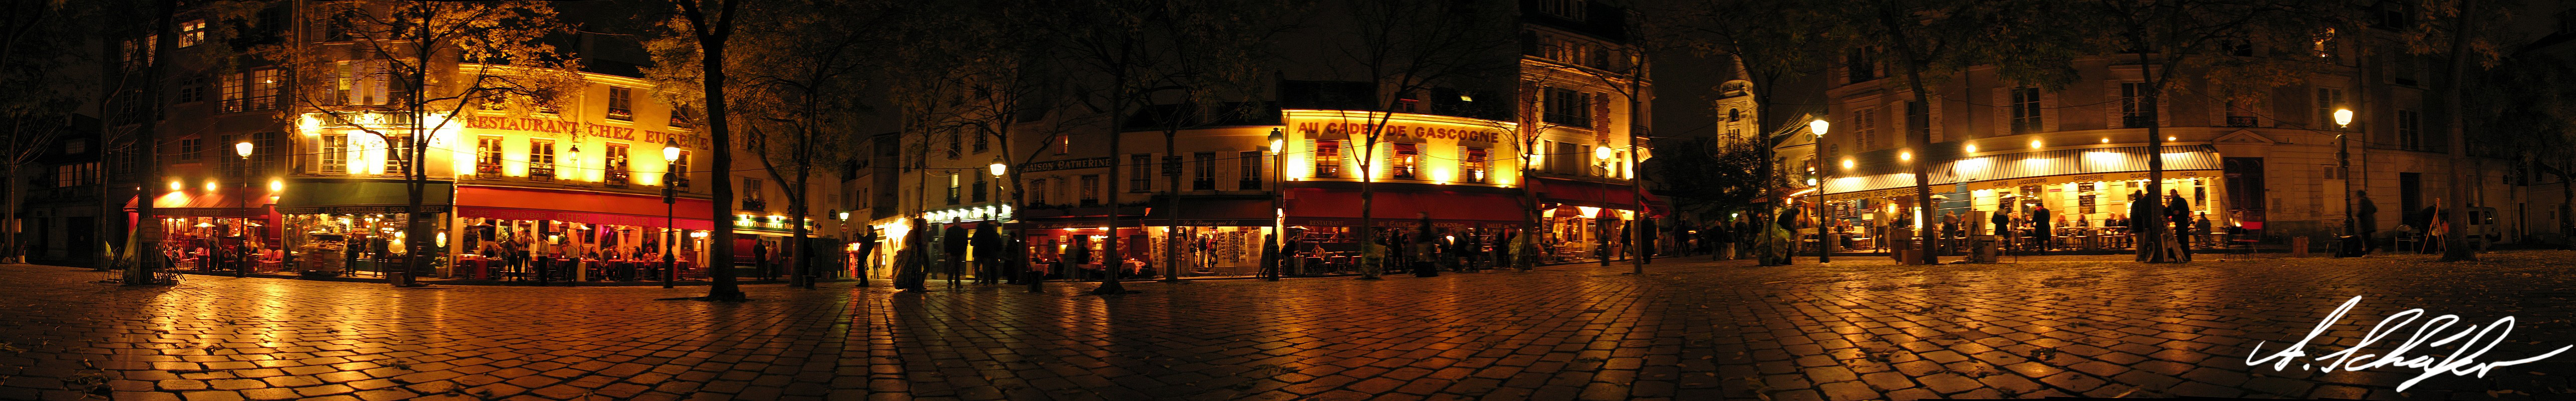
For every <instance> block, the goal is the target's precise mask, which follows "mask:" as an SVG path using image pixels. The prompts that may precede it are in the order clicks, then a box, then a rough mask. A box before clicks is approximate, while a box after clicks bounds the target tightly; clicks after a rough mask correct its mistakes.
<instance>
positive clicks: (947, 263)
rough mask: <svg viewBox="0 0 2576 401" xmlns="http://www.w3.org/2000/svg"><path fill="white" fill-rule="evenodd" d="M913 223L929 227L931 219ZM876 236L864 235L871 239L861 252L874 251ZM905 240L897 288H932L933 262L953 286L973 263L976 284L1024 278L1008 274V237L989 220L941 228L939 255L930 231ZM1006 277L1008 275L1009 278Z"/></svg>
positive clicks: (897, 267)
mask: <svg viewBox="0 0 2576 401" xmlns="http://www.w3.org/2000/svg"><path fill="white" fill-rule="evenodd" d="M912 225H913V226H914V227H928V226H929V221H926V220H923V219H919V218H915V219H912ZM874 237H875V234H874V233H869V234H867V235H866V236H864V237H863V238H864V239H867V240H868V241H866V242H863V244H866V245H862V246H861V247H862V249H861V251H862V252H865V253H873V252H874V251H875V248H876V246H875V243H876V242H875V241H874ZM905 240H906V241H907V242H909V243H908V244H905V246H904V247H903V249H902V250H900V251H897V252H895V263H894V269H895V270H894V288H895V289H897V290H903V291H907V292H920V291H929V290H930V287H929V282H930V274H931V270H932V269H933V266H934V265H936V266H937V267H938V268H940V269H941V270H943V272H944V273H946V274H947V277H948V284H949V286H952V287H954V286H956V285H957V283H958V279H959V278H960V277H962V276H964V275H965V273H966V269H968V265H969V264H970V263H971V264H972V265H973V267H972V268H973V269H974V277H975V279H974V284H1003V283H1005V282H1006V281H1007V282H1009V283H1018V282H1019V280H1021V278H1020V277H1018V276H1016V275H1011V274H1009V271H1010V270H1011V269H1009V267H1008V266H1005V265H1004V263H1003V261H1004V259H1006V258H1005V257H1004V256H1003V250H1004V249H1007V248H1006V246H1005V245H1003V241H1005V240H1004V239H1003V238H1002V234H1001V233H1000V232H999V231H996V230H994V228H993V226H992V225H990V224H987V225H984V226H981V227H976V228H975V229H974V230H971V231H970V230H967V229H966V227H965V226H962V225H949V226H948V228H947V229H946V230H942V231H940V235H939V238H937V239H936V240H937V241H938V242H939V248H938V249H939V250H940V252H939V254H938V255H930V254H929V252H928V251H929V250H930V249H931V248H930V246H931V244H930V242H931V241H933V239H932V238H930V236H928V235H914V236H909V237H906V238H905ZM934 259H936V260H934ZM1005 277H1008V279H1007V280H1006V279H1005ZM860 285H867V284H866V282H865V280H861V282H860Z"/></svg>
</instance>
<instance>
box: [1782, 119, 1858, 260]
mask: <svg viewBox="0 0 2576 401" xmlns="http://www.w3.org/2000/svg"><path fill="white" fill-rule="evenodd" d="M1833 127H1834V124H1833V123H1830V122H1825V120H1822V119H1817V120H1808V121H1807V132H1808V133H1812V134H1815V135H1816V144H1815V147H1814V148H1813V149H1814V150H1810V152H1814V153H1815V156H1811V157H1808V159H1811V160H1815V161H1816V164H1817V166H1816V167H1817V168H1816V174H1817V177H1816V211H1815V213H1814V214H1812V215H1809V216H1808V217H1811V218H1814V219H1816V263H1833V262H1834V234H1833V230H1832V229H1830V228H1826V227H1825V184H1826V183H1830V182H1833V181H1834V179H1833V178H1834V169H1833V168H1830V167H1825V166H1823V164H1824V160H1825V156H1828V155H1826V154H1824V152H1823V150H1824V148H1825V146H1824V141H1825V131H1830V130H1832V129H1833ZM1763 162H1764V163H1769V162H1770V161H1768V160H1765V161H1763ZM1843 168H1851V163H1848V162H1846V163H1844V164H1843ZM1764 185H1769V184H1768V183H1765V184H1764ZM1774 200H1775V201H1776V200H1777V199H1774ZM1765 224H1769V223H1767V222H1766V223H1765ZM1791 254H1795V253H1794V252H1793V253H1791Z"/></svg>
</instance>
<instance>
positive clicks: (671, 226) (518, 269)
mask: <svg viewBox="0 0 2576 401" xmlns="http://www.w3.org/2000/svg"><path fill="white" fill-rule="evenodd" d="M456 203H457V206H456V214H457V216H458V220H457V221H456V222H455V224H456V227H459V228H460V230H457V231H459V232H461V234H460V236H461V237H462V238H461V240H462V241H461V242H458V243H456V247H455V249H456V250H457V252H458V257H457V263H455V264H454V265H453V267H452V268H451V269H450V270H448V271H447V275H448V276H449V277H454V278H474V279H489V280H538V279H543V280H549V281H659V280H663V279H665V278H669V279H672V280H704V279H706V272H705V269H704V268H703V267H701V263H699V261H702V260H705V257H704V256H703V255H704V252H705V249H706V244H705V242H706V240H705V237H706V232H707V230H709V229H712V228H713V227H714V223H713V222H712V221H710V220H709V219H707V218H706V216H707V215H708V210H709V209H710V208H711V207H712V205H711V204H709V203H708V202H707V201H706V200H703V199H687V198H682V199H678V200H677V201H676V202H673V203H663V202H662V199H661V197H656V196H644V195H634V194H624V193H614V192H593V191H581V190H569V189H541V188H522V187H502V186H483V185H465V186H459V187H457V202H456ZM442 246H445V245H444V244H442ZM512 253H518V254H517V255H513V254H512ZM666 254H667V255H666ZM664 256H670V259H672V260H673V261H674V262H675V263H676V264H677V265H678V266H677V268H676V269H672V268H668V267H666V266H664V265H663V260H664ZM539 259H543V260H544V262H539V261H538V260H539ZM666 276H667V277H666Z"/></svg>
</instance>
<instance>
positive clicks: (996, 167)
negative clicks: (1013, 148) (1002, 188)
mask: <svg viewBox="0 0 2576 401" xmlns="http://www.w3.org/2000/svg"><path fill="white" fill-rule="evenodd" d="M984 168H985V169H988V170H992V173H993V176H994V177H1000V176H1002V171H1003V170H1008V169H1010V168H1011V166H1010V165H1006V164H1002V157H1001V156H993V164H987V165H984Z"/></svg>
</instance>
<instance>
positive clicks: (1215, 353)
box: [0, 251, 2576, 401]
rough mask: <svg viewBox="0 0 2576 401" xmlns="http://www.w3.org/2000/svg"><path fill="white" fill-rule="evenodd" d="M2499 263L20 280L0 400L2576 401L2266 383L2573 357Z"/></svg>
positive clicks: (2486, 392)
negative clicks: (2382, 333) (2367, 351)
mask: <svg viewBox="0 0 2576 401" xmlns="http://www.w3.org/2000/svg"><path fill="white" fill-rule="evenodd" d="M2487 256H2488V259H2489V260H2490V261H2489V262H2485V263H2475V264H2438V263H2431V262H2430V258H2431V257H2430V256H2418V255H2401V256H2374V257H2370V258H2362V259H2322V258H2307V259H2285V258H2256V259H2250V260H2243V259H2240V260H2236V261H2219V260H2217V259H2218V258H2217V257H2215V256H2210V255H2204V256H2203V257H2202V260H2201V261H2199V262H2195V263H2191V264H2186V265H2145V264H2138V263H2132V262H2128V261H2126V260H2124V259H2125V257H2117V256H2112V257H2099V256H2096V257H2086V256H2061V257H2048V258H2023V259H2021V260H2019V261H2018V262H2016V263H2003V264H1986V265H1949V266H1931V267H1922V266H1894V265H1890V264H1889V263H1888V261H1887V259H1886V258H1871V257H1845V258H1842V259H1841V260H1840V261H1839V262H1838V263H1835V264H1833V265H1831V266H1819V265H1816V264H1813V263H1812V259H1806V258H1802V259H1801V260H1800V262H1802V263H1801V264H1799V265H1796V266H1787V267H1756V266H1751V265H1749V264H1746V263H1744V262H1740V261H1737V262H1717V263H1712V262H1705V261H1698V262H1681V261H1678V260H1674V259H1666V260H1665V261H1663V262H1659V263H1657V264H1655V265H1653V266H1650V267H1649V268H1648V270H1647V272H1648V274H1647V275H1643V276H1635V275H1625V274H1621V273H1624V272H1626V271H1627V269H1628V268H1627V266H1625V265H1620V266H1614V267H1606V268H1605V267H1600V266H1596V265H1570V266H1555V267H1549V268H1544V269H1541V270H1540V271H1535V272H1501V273H1470V274H1460V273H1451V274H1444V275H1442V276H1440V277H1436V278H1413V277H1392V278H1389V279H1387V280H1383V281H1359V280H1350V279H1292V280H1288V281H1283V282H1276V283H1269V282H1258V281H1248V280H1230V281H1206V282H1197V283H1191V284H1178V285H1170V284H1136V285H1132V286H1131V288H1133V289H1138V290H1142V291H1144V292H1142V293H1138V294H1130V295H1123V296H1114V297H1098V296H1085V295H1078V294H1079V293H1080V291H1079V290H1081V289H1084V288H1088V287H1089V285H1087V284H1085V285H1073V284H1059V285H1055V286H1052V287H1049V288H1048V290H1049V292H1048V293H1044V294H1028V293H1024V292H1021V291H1020V288H1022V287H998V286H997V287H991V288H973V289H968V290H963V291H940V292H933V293H927V294H897V293H891V292H888V291H886V290H885V289H884V287H876V288H871V289H853V288H849V287H846V285H843V286H835V287H832V288H826V289H821V290H801V289H791V288H785V287H781V286H775V285H767V286H749V287H746V290H747V291H748V292H750V294H751V295H752V296H753V297H754V298H756V300H754V301H750V302H742V303H707V302H698V301H662V300H656V299H657V298H669V297H681V296H690V295H697V294H699V293H700V292H702V291H704V288H680V289H670V290H665V289H661V288H657V287H617V288H536V287H477V286H445V287H438V288H432V289H394V288H389V287H387V286H384V285H381V284H366V283H342V282H314V281H299V280H285V279H264V278H249V279H239V278H228V277H210V276H189V277H187V278H186V280H185V281H184V282H183V283H182V284H180V285H178V286H176V287H153V288H128V287H118V286H113V285H106V284H96V283H92V282H91V281H93V280H98V279H101V278H105V277H106V274H105V273H96V272H89V271H86V270H78V269H69V268H62V267H50V266H28V265H10V266H0V278H5V280H0V283H6V285H7V288H8V291H7V292H5V293H0V399H10V400H16V399H79V398H84V397H113V398H114V399H119V400H169V399H186V400H201V401H202V400H235V399H292V398H309V399H341V400H346V399H365V400H382V399H397V398H424V399H680V398H688V399H725V398H740V399H817V398H822V399H905V398H943V399H1117V400H1125V399H1145V398H1174V399H1208V400H1218V399H1255V400H1269V399H1291V398H1311V399H1377V398H1385V399H1416V398H1434V399H1466V398H1480V399H1543V400H1559V399H1621V398H1641V399H1646V398H1671V399H1718V398H1728V399H1756V398H1761V399H1769V400H1811V399H1831V400H1857V399H1916V398H1937V397H1950V398H1976V397H1983V398H1996V397H2041V396H2050V395H2090V396H2098V397H2112V396H2122V395H2125V396H2129V397H2140V396H2174V395H2186V396H2234V397H2342V398H2401V399H2464V400H2486V399H2571V397H2576V391H2571V390H2570V389H2569V388H2570V387H2571V384H2570V383H2569V378H2571V377H2576V355H2569V356H2561V357H2558V358H2553V359H2546V360H2541V361H2539V362H2535V363H2532V364H2527V365H2521V366H2507V367H2499V368H2497V369H2495V370H2494V371H2492V372H2488V373H2486V374H2484V375H2483V376H2482V377H2479V376H2455V375H2442V376H2438V377H2435V378H2432V379H2429V380H2426V381H2424V382H2423V383H2422V384H2420V385H2417V386H2416V387H2414V388H2412V389H2410V390H2409V391H2407V392H2398V391H2396V390H2395V389H2394V388H2395V387H2396V386H2397V384H2398V382H2401V381H2403V380H2405V379H2408V378H2412V377H2413V376H2415V375H2416V373H2412V372H2411V371H2413V369H2403V368H2395V367H2382V368H2376V369H2371V370H2368V371H2365V372H2337V373H2331V374H2318V373H2313V372H2309V371H2305V370H2299V369H2296V368H2295V365H2298V364H2297V363H2294V364H2293V365H2294V367H2293V368H2292V369H2291V370H2290V371H2288V372H2281V371H2273V370H2271V369H2270V367H2269V366H2264V367H2260V368H2249V367H2247V366H2246V365H2247V364H2246V362H2245V361H2246V360H2247V358H2248V357H2249V356H2250V354H2252V352H2251V350H2249V348H2250V347H2252V346H2253V344H2254V342H2255V341H2269V342H2271V344H2272V345H2270V346H2267V347H2266V348H2265V350H2266V352H2267V353H2268V352H2270V350H2272V349H2277V348H2279V347H2280V345H2279V344H2282V343H2284V342H2293V341H2297V340H2298V337H2300V336H2302V335H2304V334H2305V333H2306V332H2307V331H2308V329H2309V328H2310V327H2313V326H2314V325H2316V324H2317V323H2318V321H2319V320H2323V319H2324V318H2325V316H2326V315H2327V314H2328V313H2329V312H2331V311H2332V310H2333V309H2334V308H2335V306H2336V305H2338V304H2341V303H2342V302H2343V301H2344V300H2346V299H2348V298H2350V297H2352V296H2356V295H2360V296H2367V297H2368V298H2367V299H2366V300H2364V301H2363V302H2362V303H2361V305H2360V306H2359V307H2357V308H2355V309H2354V310H2353V312H2352V313H2351V315H2350V316H2347V317H2345V318H2343V319H2342V320H2341V321H2340V322H2338V323H2336V324H2335V325H2332V326H2330V328H2331V329H2332V331H2331V332H2329V333H2327V334H2326V335H2324V336H2323V337H2321V338H2320V339H2319V340H2318V342H2319V343H2318V344H2315V345H2314V346H2312V347H2310V348H2312V349H2311V350H2310V351H2309V352H2310V353H2312V354H2323V353H2326V352H2330V351H2332V350H2335V349H2340V347H2346V346H2350V345H2351V344H2354V343H2355V342H2356V341H2358V340H2356V339H2355V337H2357V336H2359V335H2360V334H2362V331H2363V330H2367V329H2368V328H2369V327H2370V325H2372V324H2376V323H2377V322H2379V321H2380V319H2381V317H2384V316H2387V315H2389V314H2391V313H2395V312H2397V311H2400V310H2404V309H2406V308H2426V309H2428V310H2430V311H2431V312H2432V314H2434V315H2440V314H2460V315H2461V317H2462V319H2461V323H2462V324H2463V326H2465V325H2467V324H2486V323H2488V322H2490V321H2492V320H2494V319H2496V318H2499V317H2503V316H2507V315H2511V316H2517V317H2519V318H2520V319H2521V320H2520V327H2519V328H2518V329H2516V330H2515V331H2513V332H2512V333H2511V334H2510V335H2509V336H2507V337H2506V339H2505V341H2503V342H2502V343H2501V345H2500V346H2497V347H2496V348H2494V349H2493V351H2491V352H2489V353H2488V354H2487V356H2486V357H2485V358H2484V359H2485V360H2488V361H2497V360H2509V359H2518V358H2523V357H2528V356H2533V355H2539V354H2541V353H2543V352H2546V351H2548V350H2550V349H2554V348H2556V347H2558V346H2561V345H2567V344H2576V308H2571V307H2569V306H2568V303H2567V301H2566V298H2567V297H2569V296H2570V295H2571V291H2570V288H2576V286H2571V284H2576V283H2571V281H2576V274H2571V273H2576V271H2571V270H2576V267H2569V266H2571V265H2576V253H2571V252H2565V251H2530V252H2506V253H2497V254H2490V255H2487ZM880 284H882V283H880ZM936 285H937V284H934V286H936ZM2453 330H2457V329H2453ZM2402 331H2404V332H2408V333H2411V331H2412V329H2411V328H2410V329H2405V330H2402ZM2405 334H2406V333H2401V334H2400V335H2397V336H2393V337H2392V338H2390V339H2387V340H2383V341H2382V342H2381V343H2380V344H2381V345H2378V346H2376V347H2372V348H2371V349H2372V350H2373V351H2374V353H2376V352H2384V351H2385V350H2386V349H2388V348H2391V347H2394V345H2391V344H2393V343H2395V342H2399V341H2400V340H2401V338H2402V337H2405ZM2326 343H2332V344H2331V345H2329V344H2326ZM2450 349H2452V348H2451V347H2433V349H2432V350H2417V351H2415V352H2413V353H2412V354H2416V355H2421V354H2436V355H2438V354H2448V353H2450V352H2449V350H2450Z"/></svg>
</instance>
